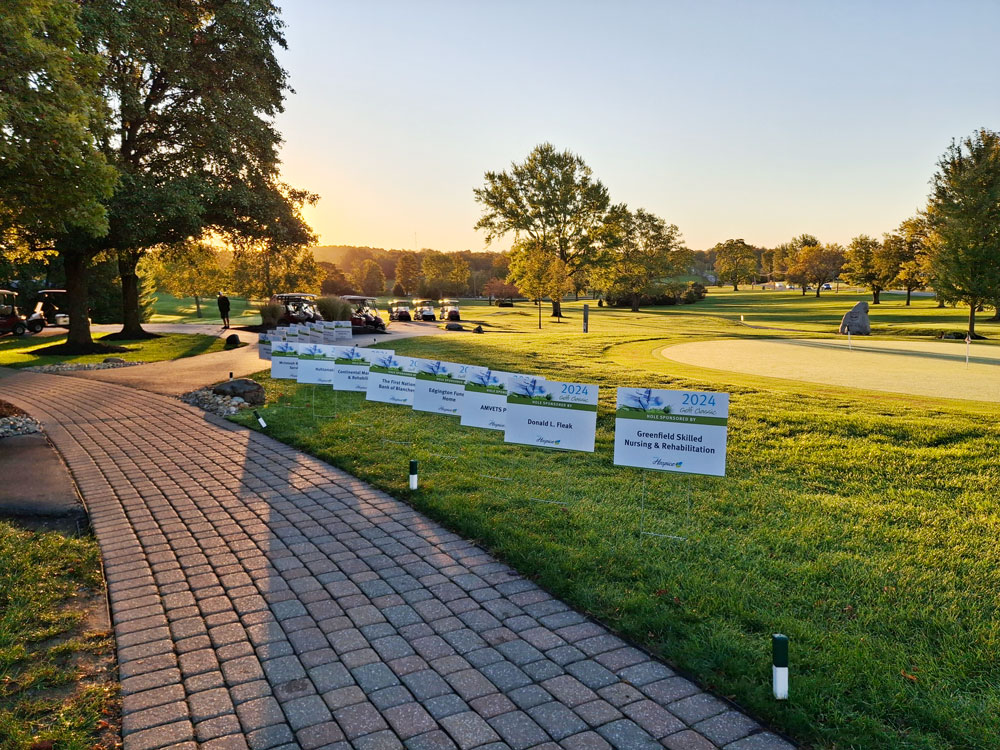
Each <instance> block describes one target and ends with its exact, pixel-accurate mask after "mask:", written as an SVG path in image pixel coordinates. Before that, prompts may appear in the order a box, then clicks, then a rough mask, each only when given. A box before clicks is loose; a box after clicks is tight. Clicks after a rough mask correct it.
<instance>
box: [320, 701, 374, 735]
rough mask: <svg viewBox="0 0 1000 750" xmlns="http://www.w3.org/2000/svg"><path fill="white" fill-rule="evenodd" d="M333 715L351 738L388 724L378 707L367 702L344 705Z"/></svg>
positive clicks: (369, 732)
mask: <svg viewBox="0 0 1000 750" xmlns="http://www.w3.org/2000/svg"><path fill="white" fill-rule="evenodd" d="M333 715H334V716H335V717H336V719H337V723H338V724H340V726H341V728H342V729H343V730H344V734H346V735H347V737H348V739H351V740H353V739H354V738H356V737H360V736H362V735H365V734H371V733H372V732H378V731H380V730H382V729H386V728H387V726H388V725H387V724H386V723H385V720H384V719H383V718H382V715H381V714H380V713H379V711H378V709H377V708H375V706H373V705H372V704H371V703H368V702H362V703H355V704H354V705H352V706H346V707H344V708H341V709H338V710H336V711H334V712H333Z"/></svg>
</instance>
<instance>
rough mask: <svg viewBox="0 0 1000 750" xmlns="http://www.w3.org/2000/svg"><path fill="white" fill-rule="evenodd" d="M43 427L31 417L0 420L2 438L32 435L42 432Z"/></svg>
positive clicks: (0, 435) (0, 436) (3, 418)
mask: <svg viewBox="0 0 1000 750" xmlns="http://www.w3.org/2000/svg"><path fill="white" fill-rule="evenodd" d="M41 431H42V425H41V423H39V422H38V420H36V419H32V418H31V417H21V416H14V417H2V418H0V438H5V437H14V436H15V435H31V434H32V433H35V432H41Z"/></svg>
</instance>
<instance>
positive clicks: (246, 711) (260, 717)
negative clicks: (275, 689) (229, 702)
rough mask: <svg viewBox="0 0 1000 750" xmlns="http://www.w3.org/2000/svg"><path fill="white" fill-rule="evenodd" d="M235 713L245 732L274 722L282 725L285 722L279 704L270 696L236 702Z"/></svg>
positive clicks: (271, 724) (268, 725)
mask: <svg viewBox="0 0 1000 750" xmlns="http://www.w3.org/2000/svg"><path fill="white" fill-rule="evenodd" d="M236 715H237V716H238V717H239V720H240V725H241V726H242V727H243V731H245V732H253V731H254V730H256V729H261V728H263V727H270V726H273V725H275V724H282V725H283V724H284V722H285V714H284V712H283V711H282V710H281V706H280V705H279V704H278V701H276V700H275V699H274V698H273V697H271V696H267V697H265V698H256V699H254V700H250V701H246V702H245V703H240V704H238V705H237V706H236Z"/></svg>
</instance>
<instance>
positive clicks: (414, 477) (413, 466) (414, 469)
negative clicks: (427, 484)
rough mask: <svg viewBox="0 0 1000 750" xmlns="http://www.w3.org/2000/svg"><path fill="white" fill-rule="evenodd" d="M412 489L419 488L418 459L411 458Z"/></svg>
mask: <svg viewBox="0 0 1000 750" xmlns="http://www.w3.org/2000/svg"><path fill="white" fill-rule="evenodd" d="M410 489H411V490H415V489H417V461H416V459H410Z"/></svg>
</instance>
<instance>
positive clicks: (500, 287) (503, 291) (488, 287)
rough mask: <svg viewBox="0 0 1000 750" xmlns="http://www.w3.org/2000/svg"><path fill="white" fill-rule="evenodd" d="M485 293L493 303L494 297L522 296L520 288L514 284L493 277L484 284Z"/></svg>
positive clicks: (500, 298)
mask: <svg viewBox="0 0 1000 750" xmlns="http://www.w3.org/2000/svg"><path fill="white" fill-rule="evenodd" d="M483 294H485V295H486V296H487V297H488V298H489V303H490V304H491V305H492V304H493V299H494V298H496V299H497V300H502V299H510V300H512V299H514V298H515V297H518V296H520V294H521V292H520V290H519V289H518V288H517V287H516V286H515V285H514V284H508V283H507V282H506V281H504V280H503V279H498V278H496V277H493V278H492V279H490V280H489V281H487V282H486V284H485V286H483Z"/></svg>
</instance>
